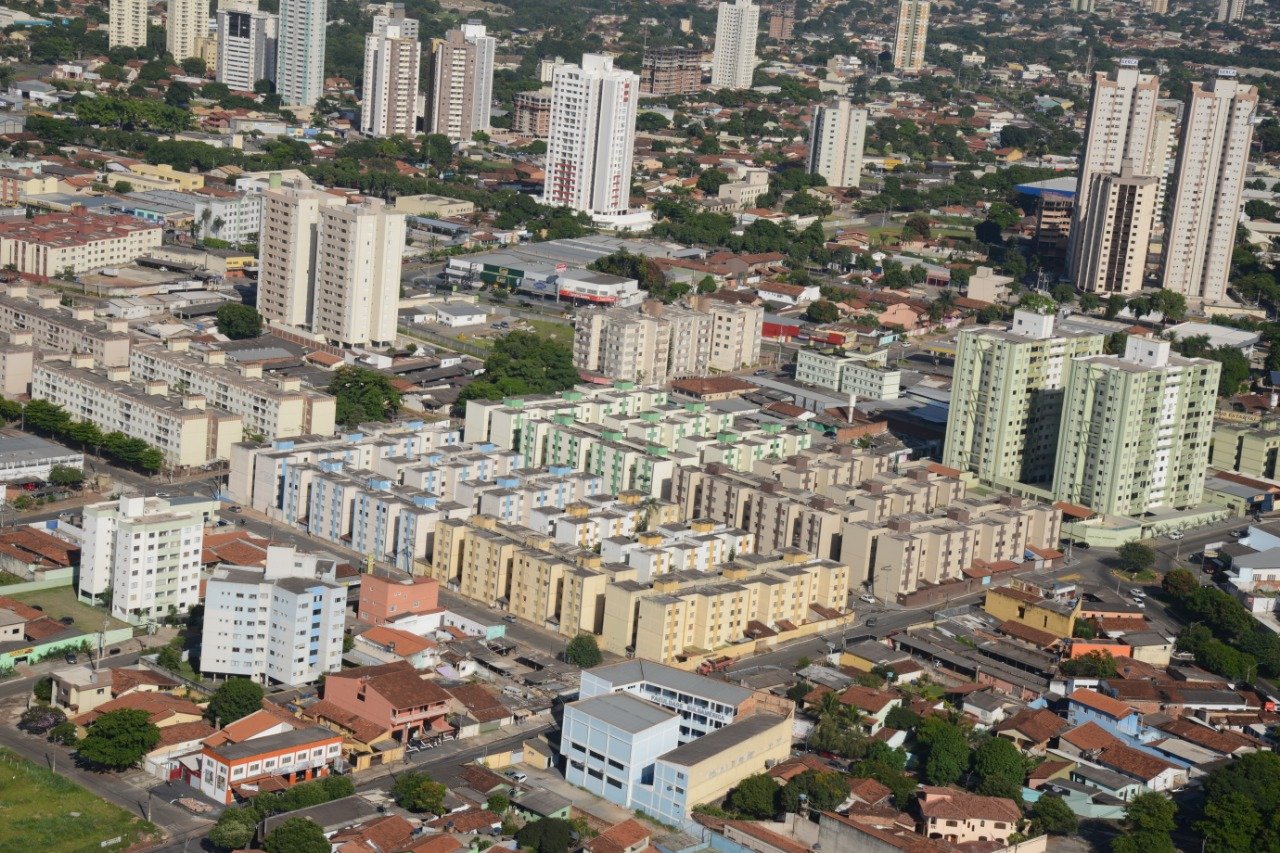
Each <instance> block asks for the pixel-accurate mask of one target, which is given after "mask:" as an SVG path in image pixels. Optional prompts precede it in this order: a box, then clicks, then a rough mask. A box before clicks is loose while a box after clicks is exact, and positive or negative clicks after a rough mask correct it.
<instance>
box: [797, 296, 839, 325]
mask: <svg viewBox="0 0 1280 853" xmlns="http://www.w3.org/2000/svg"><path fill="white" fill-rule="evenodd" d="M804 318H805V319H806V320H809V321H810V322H813V323H834V322H835V321H836V320H839V319H840V309H839V308H837V307H836V304H835V303H834V302H830V301H828V300H826V299H819V300H816V301H814V302H810V303H809V306H808V307H807V308H805V309H804Z"/></svg>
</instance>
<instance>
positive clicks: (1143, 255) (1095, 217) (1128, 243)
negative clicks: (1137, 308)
mask: <svg viewBox="0 0 1280 853" xmlns="http://www.w3.org/2000/svg"><path fill="white" fill-rule="evenodd" d="M1159 190H1160V179H1159V178H1158V177H1156V176H1155V175H1136V174H1134V171H1133V164H1132V163H1130V162H1128V161H1125V162H1124V163H1122V164H1121V165H1120V171H1119V172H1098V173H1097V174H1095V175H1094V178H1093V185H1092V186H1091V187H1090V190H1089V204H1090V210H1089V211H1088V213H1087V214H1086V215H1085V216H1084V218H1083V221H1082V223H1081V224H1082V226H1083V227H1084V229H1085V232H1086V233H1085V234H1084V235H1083V236H1082V238H1081V241H1080V251H1079V254H1078V255H1077V258H1076V265H1075V269H1076V286H1077V287H1079V288H1080V289H1081V290H1085V291H1088V292H1090V293H1105V294H1110V293H1119V294H1121V295H1124V296H1127V295H1131V294H1134V293H1137V292H1138V291H1140V290H1141V289H1142V281H1143V277H1144V274H1145V272H1146V263H1147V251H1148V248H1149V247H1150V245H1151V234H1152V231H1153V229H1154V226H1155V221H1156V217H1157V215H1158V214H1159V208H1158V207H1157V201H1158V196H1159Z"/></svg>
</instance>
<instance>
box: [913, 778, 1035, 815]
mask: <svg viewBox="0 0 1280 853" xmlns="http://www.w3.org/2000/svg"><path fill="white" fill-rule="evenodd" d="M919 805H920V814H922V815H924V816H925V817H926V818H938V819H942V820H965V821H967V820H996V821H1004V822H1005V823H1010V824H1016V823H1017V822H1018V821H1020V820H1021V819H1022V810H1021V809H1019V808H1018V805H1017V803H1015V802H1014V801H1013V800H1010V799H1006V798H1005V797H983V796H980V795H978V794H970V793H969V792H968V791H961V790H959V789H957V788H935V787H931V786H929V785H926V786H924V788H923V789H922V790H921V792H920V804H919Z"/></svg>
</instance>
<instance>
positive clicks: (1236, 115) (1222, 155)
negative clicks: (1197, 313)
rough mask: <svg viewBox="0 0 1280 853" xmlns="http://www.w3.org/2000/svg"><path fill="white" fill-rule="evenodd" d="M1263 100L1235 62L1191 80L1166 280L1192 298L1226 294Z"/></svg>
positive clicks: (1214, 300) (1220, 299)
mask: <svg viewBox="0 0 1280 853" xmlns="http://www.w3.org/2000/svg"><path fill="white" fill-rule="evenodd" d="M1257 108H1258V90H1257V89H1255V88H1254V87H1253V86H1249V85H1246V84H1244V83H1241V82H1239V81H1238V80H1237V79H1236V72H1235V71H1234V70H1232V69H1223V70H1221V71H1219V72H1218V76H1217V77H1216V78H1215V79H1213V80H1210V81H1209V82H1208V83H1192V84H1191V94H1190V95H1189V96H1188V98H1187V107H1186V111H1185V112H1184V113H1183V118H1182V139H1181V141H1180V143H1179V146H1178V166H1177V169H1176V171H1175V175H1174V186H1173V192H1174V196H1173V212H1172V214H1171V215H1170V217H1169V228H1168V230H1167V231H1166V232H1165V249H1164V276H1163V282H1162V284H1163V286H1164V287H1165V288H1166V289H1168V290H1173V291H1177V292H1178V293H1181V294H1183V295H1184V296H1186V297H1187V299H1189V300H1199V301H1204V302H1208V303H1220V302H1223V301H1224V300H1225V299H1226V296H1227V277H1228V275H1229V274H1230V272H1231V252H1232V250H1233V249H1234V247H1235V240H1236V226H1237V225H1238V224H1239V222H1240V212H1241V200H1242V196H1243V193H1244V179H1245V171H1246V169H1247V167H1248V165H1249V146H1250V145H1251V144H1252V142H1253V114H1254V112H1255V111H1256V110H1257Z"/></svg>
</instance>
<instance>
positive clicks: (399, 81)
mask: <svg viewBox="0 0 1280 853" xmlns="http://www.w3.org/2000/svg"><path fill="white" fill-rule="evenodd" d="M386 12H387V14H382V15H374V17H373V32H371V33H369V35H367V36H365V38H364V91H363V97H362V98H361V100H360V130H361V131H363V132H364V133H368V134H370V135H372V136H395V135H397V134H403V135H404V136H409V137H412V136H414V135H415V134H416V133H417V129H418V73H419V69H420V67H421V63H422V45H420V44H419V43H418V22H417V21H416V20H414V19H413V18H406V17H405V16H404V5H403V4H401V3H395V4H389V7H388V8H387V9H386Z"/></svg>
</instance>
